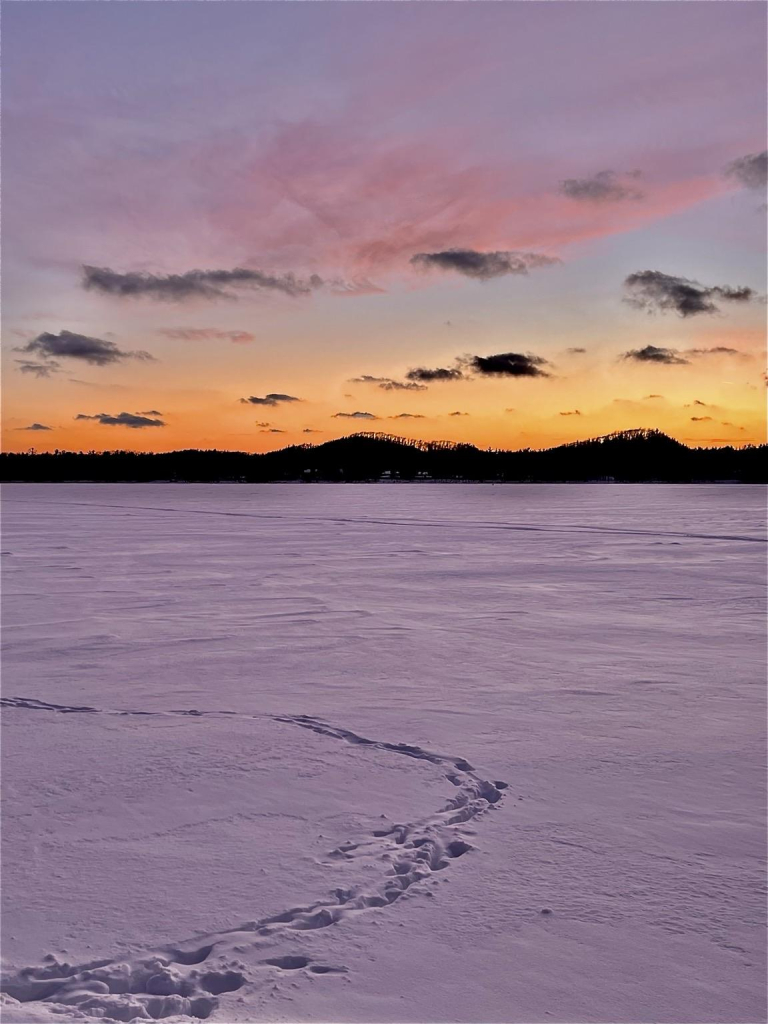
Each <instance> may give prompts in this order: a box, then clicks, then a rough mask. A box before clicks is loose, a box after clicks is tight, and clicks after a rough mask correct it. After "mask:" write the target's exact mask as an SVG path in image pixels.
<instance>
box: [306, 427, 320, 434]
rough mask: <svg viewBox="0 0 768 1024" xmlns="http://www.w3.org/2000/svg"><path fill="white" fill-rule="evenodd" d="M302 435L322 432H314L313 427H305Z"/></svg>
mask: <svg viewBox="0 0 768 1024" xmlns="http://www.w3.org/2000/svg"><path fill="white" fill-rule="evenodd" d="M302 434H322V430H313V429H312V427H304V429H303V430H302Z"/></svg>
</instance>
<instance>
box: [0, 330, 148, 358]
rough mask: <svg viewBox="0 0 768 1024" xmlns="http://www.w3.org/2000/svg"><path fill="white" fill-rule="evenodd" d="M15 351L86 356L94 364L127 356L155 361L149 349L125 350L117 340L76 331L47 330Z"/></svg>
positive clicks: (41, 355)
mask: <svg viewBox="0 0 768 1024" xmlns="http://www.w3.org/2000/svg"><path fill="white" fill-rule="evenodd" d="M15 351H16V352H31V353H32V354H33V355H36V356H38V357H39V358H42V359H82V360H83V362H85V363H90V364H91V365H92V366H108V365H109V364H110V363H119V362H122V360H123V359H141V360H152V361H154V356H152V355H150V354H149V352H141V351H138V352H125V351H123V350H122V349H120V348H118V347H117V345H115V343H114V342H113V341H104V340H103V338H89V337H87V336H86V335H85V334H75V333H74V332H73V331H59V333H58V334H49V333H48V332H47V331H46V332H45V333H44V334H38V336H37V337H36V338H33V339H32V341H29V342H27V344H26V345H24V346H22V347H21V348H17V349H16V350H15ZM54 365H56V366H58V364H54Z"/></svg>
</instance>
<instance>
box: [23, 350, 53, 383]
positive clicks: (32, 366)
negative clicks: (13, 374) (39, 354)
mask: <svg viewBox="0 0 768 1024" xmlns="http://www.w3.org/2000/svg"><path fill="white" fill-rule="evenodd" d="M14 351H16V350H14ZM15 361H16V362H17V363H18V364H19V373H31V374H33V375H34V376H35V377H50V376H51V374H52V373H58V372H59V369H60V368H61V363H57V362H56V361H55V360H54V359H49V360H48V362H46V363H36V362H34V361H33V360H31V359H17V360H15Z"/></svg>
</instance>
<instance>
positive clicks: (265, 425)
mask: <svg viewBox="0 0 768 1024" xmlns="http://www.w3.org/2000/svg"><path fill="white" fill-rule="evenodd" d="M256 426H257V427H271V426H272V424H271V423H259V421H258V420H256Z"/></svg>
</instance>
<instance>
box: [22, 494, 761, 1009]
mask: <svg viewBox="0 0 768 1024" xmlns="http://www.w3.org/2000/svg"><path fill="white" fill-rule="evenodd" d="M764 507H765V493H764V490H763V489H762V488H758V487H748V486H743V487H739V486H679V487H677V486H645V485H640V486H637V485H635V486H632V485H626V486H623V485H604V486H600V485H587V486H578V485H516V486H515V485H508V486H490V485H488V486H485V485H429V484H425V485H411V486H408V485H313V486H303V485H290V484H288V485H261V486H258V485H255V486H250V485H173V484H152V485H90V484H68V485H32V484H17V485H9V486H6V488H5V491H4V496H3V512H4V531H3V532H4V536H3V555H2V562H3V568H4V591H3V603H4V608H3V619H4V623H3V624H4V642H5V654H4V663H3V668H4V673H3V696H4V698H5V702H6V705H10V706H7V707H6V709H5V711H4V730H3V761H4V803H5V810H4V819H3V825H4V828H3V841H4V855H3V898H4V902H5V911H4V917H3V945H2V953H3V959H4V967H5V970H6V983H5V987H6V992H7V995H6V996H4V997H3V998H4V1000H5V1005H4V1007H3V1009H4V1011H5V1013H4V1018H5V1020H7V1021H9V1022H23V1021H58V1022H59V1024H62V1022H64V1021H67V1020H72V1021H82V1022H86V1024H87V1021H89V1020H98V1019H104V1017H106V1018H107V1019H117V1020H131V1019H134V1018H136V1017H138V1018H142V1017H143V1018H147V1017H164V1018H166V1019H168V1020H169V1021H173V1020H189V1019H195V1018H205V1017H208V1018H209V1019H211V1020H212V1021H218V1022H221V1021H232V1022H261V1021H293V1022H298V1021H316V1022H321V1021H338V1022H354V1021H357V1022H364V1024H369V1022H378V1021H381V1022H385V1021H386V1022H394V1021H411V1022H427V1021H430V1022H451V1021H456V1022H459V1021H460V1022H465V1021H466V1022H469V1021H473V1022H481V1021H486V1022H544V1021H548V1022H558V1021H560V1022H577V1021H579V1022H580V1021H584V1022H587V1021H588V1022H605V1024H607V1022H642V1021H648V1022H650V1021H654V1022H657V1021H658V1022H710V1021H711V1022H715V1021H717V1022H733V1024H736V1022H752V1021H763V1020H764V1019H765V1015H766V1005H765V948H764V946H765V938H764V936H765V932H764V928H765V925H764V910H765V895H764V882H765V864H766V861H765V854H766V849H765V823H764V810H765V776H764V755H765V738H766V725H765V711H766V706H765V705H766V700H765V696H766V694H765V653H766V652H765V639H764V615H765V606H764V584H765V527H764V523H765V512H764ZM366 741H372V742H366ZM27 968H30V969H27Z"/></svg>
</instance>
